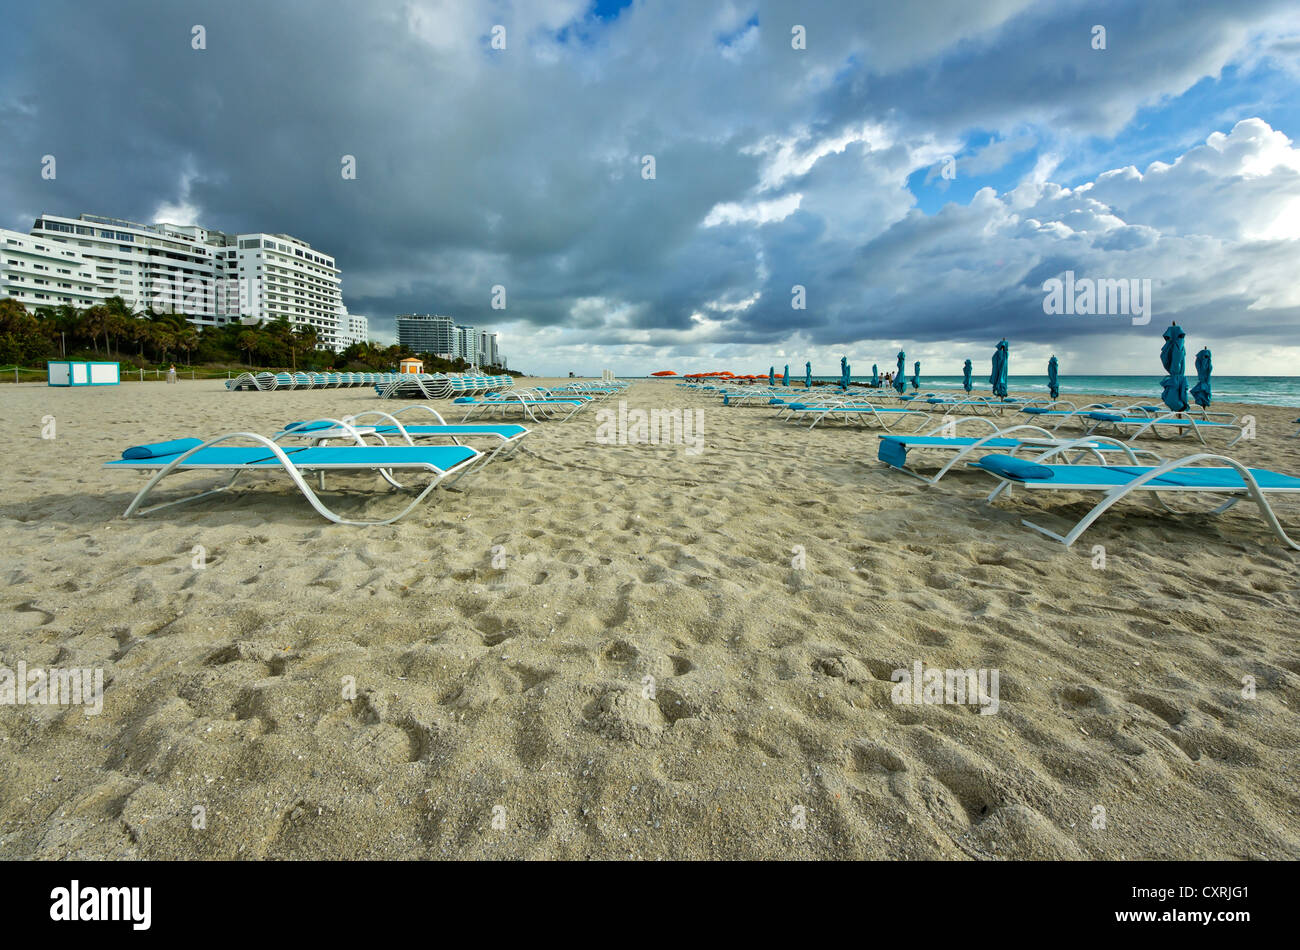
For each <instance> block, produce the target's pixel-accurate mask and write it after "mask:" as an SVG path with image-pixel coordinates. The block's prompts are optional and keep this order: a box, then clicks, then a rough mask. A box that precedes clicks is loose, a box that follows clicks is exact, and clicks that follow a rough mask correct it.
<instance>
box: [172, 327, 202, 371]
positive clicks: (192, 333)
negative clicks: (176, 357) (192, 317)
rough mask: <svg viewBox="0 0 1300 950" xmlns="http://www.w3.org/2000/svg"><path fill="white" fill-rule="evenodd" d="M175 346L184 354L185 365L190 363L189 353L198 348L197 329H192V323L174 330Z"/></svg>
mask: <svg viewBox="0 0 1300 950" xmlns="http://www.w3.org/2000/svg"><path fill="white" fill-rule="evenodd" d="M175 337H176V348H177V349H178V350H180V351H181V352H183V353H184V354H185V365H186V366H189V365H190V353H191V352H193V351H194V350H196V349H198V346H199V331H198V330H196V329H194V327H193V325H190V326H185V327H182V328H181V329H179V330H177V331H176V334H175Z"/></svg>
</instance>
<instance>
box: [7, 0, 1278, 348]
mask: <svg viewBox="0 0 1300 950" xmlns="http://www.w3.org/2000/svg"><path fill="white" fill-rule="evenodd" d="M1288 9H1290V7H1289V4H1288V3H1286V2H1282V0H1234V2H1226V0H1225V2H1211V0H1179V2H1175V0H1152V2H1145V3H1136V2H1133V3H1118V2H1112V3H1103V4H1100V5H1098V4H1092V3H1088V4H1084V3H1082V2H1068V3H1060V4H1051V5H1044V4H1034V3H1031V2H1029V0H992V2H988V3H979V4H972V3H969V2H967V0H944V2H936V3H928V4H899V3H861V4H845V3H839V2H824V3H807V2H794V0H791V2H757V0H755V2H747V0H729V2H727V3H723V4H718V5H713V4H705V5H702V4H698V3H694V2H688V0H664V2H661V3H656V4H653V5H652V4H646V3H633V4H632V5H630V6H628V7H627V8H625V9H624V10H622V11H621V12H620V13H619V15H618V16H617V18H615V19H612V20H610V21H608V22H604V21H601V20H599V19H598V18H597V17H596V16H595V14H594V12H593V10H592V8H591V6H590V4H589V3H588V2H586V0H530V2H522V0H520V2H510V0H493V2H489V3H476V2H469V0H418V2H417V0H406V2H399V0H374V2H369V3H364V4H357V3H346V2H343V0H311V2H308V0H282V2H278V3H275V4H261V3H253V2H252V0H228V2H226V3H222V4H207V3H197V2H195V3H183V2H178V3H176V4H173V5H170V6H169V12H168V15H167V16H160V15H159V14H158V12H157V6H156V3H153V2H149V0H119V2H116V3H114V4H111V5H103V4H90V5H85V4H72V3H69V2H64V0H51V2H48V3H41V4H31V5H28V6H26V7H23V8H21V9H19V10H16V11H15V13H14V19H13V21H12V26H13V30H11V31H7V34H6V37H0V137H3V140H4V141H5V142H6V148H5V149H3V150H0V223H3V224H4V225H5V226H9V227H19V228H28V227H30V224H31V219H32V218H33V217H35V216H36V215H37V214H39V213H41V212H42V211H50V212H54V213H71V214H76V213H79V212H82V211H89V212H94V213H101V214H109V215H113V216H117V217H126V218H134V219H150V220H151V219H155V218H172V219H188V220H192V221H194V222H196V223H201V224H203V225H205V226H208V227H213V228H221V229H225V230H232V231H258V230H267V231H275V232H283V233H289V234H293V235H295V236H297V237H300V238H302V239H305V240H307V241H310V242H311V243H313V244H314V245H316V246H318V247H320V248H322V249H323V250H325V251H327V252H329V253H331V254H333V255H334V256H335V257H336V258H337V259H338V261H339V263H340V267H341V268H342V271H343V278H344V284H343V290H344V295H345V300H346V301H347V303H348V306H349V308H350V309H351V310H352V311H353V312H356V313H366V314H368V315H370V317H371V322H372V326H373V327H375V329H376V330H377V331H378V332H380V333H383V332H385V331H387V330H389V329H390V328H391V319H392V315H393V314H396V313H401V312H411V311H418V312H441V313H451V314H454V315H455V316H456V317H457V318H458V319H460V320H462V321H463V322H465V323H469V324H473V325H481V326H497V327H499V328H500V329H501V332H502V333H503V339H504V340H509V341H510V342H511V345H513V346H516V347H517V348H518V349H517V350H515V351H511V350H509V349H507V350H506V352H507V353H508V355H510V356H511V357H512V363H513V364H514V365H517V366H525V367H527V368H531V369H536V370H553V371H560V370H562V371H566V372H567V370H568V369H580V368H582V367H581V366H570V365H567V363H568V362H570V361H571V360H577V359H579V358H581V359H585V360H589V361H592V362H602V365H604V364H615V365H617V366H619V367H621V368H623V369H625V370H632V369H636V368H644V367H643V366H642V367H638V366H636V365H634V364H635V363H636V361H637V360H644V359H652V360H653V359H660V358H662V356H663V355H664V354H667V353H669V352H671V353H685V352H686V350H687V349H688V348H690V347H698V348H699V349H700V353H699V356H698V359H699V360H701V361H704V362H705V363H711V362H715V361H716V360H717V359H721V358H723V357H728V358H732V359H736V360H749V359H754V360H756V361H757V363H759V364H762V365H764V366H766V365H767V364H769V363H770V362H771V360H772V359H773V358H775V356H773V355H772V354H777V355H781V351H784V352H785V353H788V354H789V355H790V357H791V359H792V360H795V361H797V362H798V363H799V365H802V358H800V356H799V354H798V352H797V348H799V347H805V348H807V351H808V353H809V355H810V356H812V355H817V354H820V355H822V356H825V357H826V358H827V359H828V360H829V358H830V356H831V355H832V354H831V349H832V348H836V347H840V346H858V347H859V348H860V349H861V351H863V352H867V353H870V352H875V351H876V348H877V347H879V348H881V349H885V350H888V349H893V351H894V352H897V350H896V349H894V348H895V347H896V346H898V345H902V344H906V345H907V346H909V347H911V348H914V349H915V348H918V347H920V348H927V347H931V348H933V351H932V355H927V359H931V360H937V359H943V358H949V357H948V356H944V355H943V354H952V356H951V358H952V359H953V360H954V363H955V365H956V366H960V359H957V358H956V353H957V351H959V350H961V349H962V348H963V347H965V346H968V345H974V341H984V340H987V339H989V338H996V337H998V336H1001V335H1003V334H1010V335H1013V336H1017V337H1018V338H1019V340H1020V341H1022V342H1023V345H1024V346H1025V347H1032V346H1044V347H1046V346H1049V345H1050V346H1055V347H1058V348H1059V349H1060V350H1061V352H1062V353H1064V352H1071V353H1078V354H1084V353H1093V354H1101V353H1103V352H1107V350H1106V346H1112V347H1114V346H1115V344H1114V338H1115V335H1116V334H1117V333H1120V332H1121V328H1118V327H1116V326H1114V325H1103V324H1095V323H1094V324H1083V323H1078V322H1076V323H1064V322H1057V323H1052V322H1050V321H1046V320H1044V318H1043V314H1042V312H1041V306H1040V304H1041V290H1040V289H1039V288H1038V287H1037V286H1036V284H1035V282H1037V283H1039V284H1041V280H1042V279H1045V278H1043V277H1042V275H1043V274H1048V273H1050V272H1053V268H1055V269H1057V270H1065V269H1070V268H1073V269H1074V270H1075V271H1076V272H1080V273H1082V272H1083V271H1085V270H1088V271H1090V272H1091V271H1104V272H1106V273H1111V272H1114V273H1116V274H1121V273H1122V274H1128V273H1132V274H1134V275H1137V276H1150V277H1151V278H1152V279H1153V280H1155V281H1158V284H1157V291H1156V292H1157V297H1156V300H1157V313H1158V314H1159V317H1160V319H1163V317H1164V316H1165V315H1168V314H1173V313H1176V312H1177V313H1183V314H1185V315H1187V316H1188V317H1189V318H1190V317H1191V316H1193V315H1196V316H1197V319H1199V320H1201V321H1202V324H1203V329H1202V332H1203V335H1205V336H1206V337H1207V338H1210V337H1212V338H1215V339H1228V338H1233V339H1236V336H1235V335H1236V334H1244V335H1245V336H1246V337H1251V336H1252V335H1261V336H1262V335H1264V334H1265V333H1267V332H1269V330H1270V328H1271V331H1272V332H1273V334H1274V336H1276V335H1277V332H1278V329H1279V327H1282V328H1287V329H1289V330H1290V331H1292V332H1294V329H1295V327H1296V326H1297V322H1298V321H1297V319H1296V315H1295V313H1294V310H1295V308H1296V306H1297V301H1296V300H1295V296H1294V293H1293V291H1292V290H1291V289H1290V283H1289V282H1288V281H1287V280H1285V279H1284V277H1283V275H1284V274H1285V272H1286V269H1287V266H1288V260H1289V261H1291V262H1293V261H1294V259H1295V256H1294V250H1295V243H1294V241H1295V239H1296V237H1297V235H1296V233H1295V224H1294V222H1295V221H1296V220H1298V219H1300V214H1297V210H1298V208H1297V205H1296V204H1295V201H1296V197H1297V193H1296V190H1295V176H1296V173H1297V167H1296V164H1295V159H1296V150H1295V147H1294V146H1293V145H1292V144H1291V142H1290V141H1289V139H1288V137H1287V135H1285V134H1283V130H1282V128H1281V123H1279V122H1277V121H1274V122H1273V123H1272V124H1270V122H1269V117H1268V116H1266V115H1263V114H1261V113H1259V112H1254V111H1242V109H1241V108H1239V107H1237V106H1236V105H1235V103H1237V102H1238V101H1241V102H1249V103H1254V102H1256V101H1259V100H1261V99H1271V100H1276V101H1280V102H1285V101H1288V100H1289V99H1293V98H1294V95H1295V92H1296V86H1295V83H1296V82H1300V79H1297V78H1296V74H1295V73H1293V72H1288V71H1287V69H1288V67H1290V66H1294V64H1295V62H1296V58H1295V36H1296V34H1295V29H1294V24H1293V23H1290V22H1288V20H1287V19H1286V15H1287V12H1288ZM69 18H72V19H74V20H75V21H76V22H77V24H78V28H77V29H76V30H69V29H68V28H67V21H68V19H69ZM1096 22H1100V23H1104V24H1105V25H1106V26H1107V31H1108V48H1107V49H1106V50H1104V51H1096V50H1093V49H1091V47H1090V43H1089V41H1090V39H1091V34H1090V28H1091V26H1092V24H1093V23H1096ZM191 23H202V24H203V25H204V26H205V27H206V30H207V49H206V50H202V51H198V50H194V49H192V48H191V45H190V25H191ZM796 24H797V25H801V26H803V27H804V28H805V31H806V36H807V48H806V49H802V50H800V49H795V48H793V47H792V46H791V42H790V39H791V32H790V31H791V27H792V26H793V25H796ZM496 25H501V26H504V27H505V29H506V35H507V47H506V49H504V50H494V49H492V48H491V45H490V43H489V37H490V35H491V32H492V28H493V27H494V26H496ZM17 37H21V38H22V39H21V41H19V40H18V39H17ZM51 57H57V60H58V62H59V63H60V66H59V68H58V69H50V68H49V66H48V63H49V61H50V58H51ZM1244 69H1257V70H1260V71H1264V72H1266V73H1267V75H1268V76H1269V77H1271V78H1270V79H1269V82H1271V83H1272V85H1270V86H1269V87H1268V88H1267V89H1266V90H1265V92H1266V93H1267V95H1261V94H1260V90H1259V89H1258V88H1254V87H1251V88H1244V87H1243V88H1242V89H1240V90H1236V91H1234V89H1235V87H1231V86H1230V83H1229V82H1228V80H1226V79H1225V78H1224V77H1225V76H1226V75H1228V74H1230V73H1231V74H1234V75H1235V74H1236V73H1237V71H1240V70H1244ZM1264 72H1261V75H1263V74H1264ZM1288 83H1289V84H1288ZM1214 84H1220V85H1219V86H1218V87H1216V88H1217V90H1218V91H1217V92H1216V95H1215V98H1214V99H1213V102H1212V103H1211V102H1209V101H1208V100H1207V103H1206V105H1205V109H1206V110H1211V109H1212V113H1213V114H1214V115H1216V116H1217V115H1221V114H1230V115H1231V119H1230V120H1228V121H1226V122H1218V123H1215V124H1214V125H1212V126H1207V127H1201V126H1204V124H1205V119H1204V117H1201V119H1200V120H1198V121H1196V122H1188V123H1185V124H1184V125H1182V126H1179V127H1178V128H1163V127H1162V128H1161V129H1160V130H1159V138H1160V139H1161V140H1162V141H1164V140H1166V139H1176V140H1178V141H1196V142H1198V143H1200V144H1197V145H1196V146H1194V147H1190V148H1189V147H1185V146H1180V147H1179V148H1178V149H1177V154H1169V153H1164V152H1162V153H1160V157H1161V158H1162V159H1164V161H1163V162H1162V163H1157V164H1151V163H1150V162H1149V159H1148V158H1147V156H1146V155H1145V154H1143V155H1142V157H1141V164H1143V165H1144V166H1145V167H1144V168H1143V169H1142V170H1140V171H1139V169H1138V168H1137V167H1133V168H1128V167H1124V166H1125V164H1126V163H1129V162H1132V163H1134V164H1135V165H1136V164H1137V163H1139V157H1138V156H1137V155H1135V154H1126V155H1124V156H1123V157H1121V158H1120V159H1118V160H1115V161H1112V162H1110V163H1109V164H1108V165H1105V166H1101V167H1086V165H1085V164H1081V158H1080V157H1081V156H1089V155H1092V154H1095V153H1096V152H1097V151H1100V150H1102V149H1101V147H1102V146H1105V147H1106V148H1107V149H1109V148H1110V147H1111V146H1113V145H1114V143H1115V142H1117V141H1119V140H1120V133H1121V132H1122V131H1123V130H1126V129H1132V128H1133V127H1134V126H1135V124H1137V125H1142V124H1144V123H1151V122H1153V118H1152V117H1153V116H1156V117H1159V116H1164V115H1168V114H1169V112H1168V111H1162V110H1166V107H1167V106H1168V104H1169V103H1170V102H1172V101H1174V100H1176V99H1178V97H1188V96H1190V97H1192V99H1193V100H1194V99H1195V96H1196V95H1197V93H1196V92H1195V91H1194V90H1199V89H1201V88H1202V87H1203V86H1204V85H1211V86H1213V85H1214ZM1284 114H1285V113H1284ZM1238 120H1245V121H1238ZM1193 129H1194V131H1195V134H1194V135H1192V130H1193ZM1216 130H1217V133H1218V134H1217V136H1215V135H1210V134H1209V133H1210V132H1211V131H1216ZM1288 131H1291V132H1292V133H1293V134H1294V130H1288ZM972 142H976V143H979V144H977V145H972V144H971V143H972ZM1098 143H1101V145H1098ZM47 153H49V154H55V155H56V156H57V158H58V163H59V166H58V167H59V176H58V179H57V180H56V181H43V180H41V178H40V176H39V160H40V157H41V156H42V155H44V154H47ZM1027 153H1032V154H1033V155H1034V159H1035V164H1034V166H1033V170H1032V171H1030V172H1029V173H1028V174H1026V175H1025V176H1024V180H1023V181H1019V182H1017V181H1015V180H1008V181H1004V180H1002V179H1000V178H999V177H998V174H999V173H1006V174H1010V172H1011V171H1015V172H1016V173H1017V174H1018V173H1019V172H1020V171H1021V170H1022V169H1021V166H1020V165H1019V164H1018V163H1016V162H1015V160H1016V159H1017V158H1018V157H1020V156H1023V155H1025V154H1027ZM1106 154H1109V152H1106ZM344 155H352V156H354V157H355V158H356V162H357V170H358V175H357V178H356V180H344V179H342V178H341V176H340V174H339V168H340V161H341V158H342V156H344ZM647 155H650V156H653V157H654V160H655V168H656V175H655V177H654V178H653V179H646V178H643V177H642V168H643V158H644V157H645V156H647ZM947 155H954V156H957V157H958V158H957V161H958V169H959V181H958V182H957V183H955V184H954V186H953V187H951V188H949V189H948V190H947V191H945V192H942V194H943V196H944V197H945V198H948V199H950V200H949V203H948V204H946V205H943V206H942V207H939V208H937V209H933V210H931V211H929V212H923V211H922V210H920V208H919V207H918V201H917V194H916V193H914V191H913V190H912V189H913V188H916V189H918V191H919V189H923V188H926V187H932V188H936V189H937V188H938V187H940V185H941V184H947V182H945V181H942V180H941V179H938V178H936V177H934V176H933V175H931V176H930V178H929V183H928V184H927V183H926V181H925V180H924V179H925V178H926V176H925V175H924V174H922V175H921V176H919V183H917V181H918V179H913V178H912V176H914V175H915V174H916V173H917V172H918V171H920V172H923V173H924V172H928V171H932V170H933V169H934V168H935V166H936V164H937V163H938V162H940V160H941V159H942V158H943V157H944V156H947ZM1067 170H1068V174H1067ZM980 176H990V177H989V178H988V179H985V178H983V177H980ZM975 179H978V180H975ZM909 180H911V181H913V182H914V183H913V184H912V185H910V186H909ZM968 182H969V183H970V184H968ZM990 182H991V183H992V184H993V185H994V187H990V188H987V189H984V190H980V191H976V192H972V191H970V190H969V189H970V188H972V187H974V186H975V185H982V184H985V183H990ZM958 195H960V197H958ZM927 208H930V206H929V205H927ZM176 223H183V222H182V221H176ZM1288 255H1289V256H1288ZM1292 266H1293V264H1292ZM496 284H502V285H504V286H506V288H507V290H508V299H509V306H508V308H507V310H505V311H493V310H492V309H491V307H490V299H491V296H490V295H491V288H492V286H494V285H496ZM794 285H800V286H803V287H805V288H806V291H807V299H808V307H807V309H806V310H802V311H796V310H792V309H791V300H792V287H793V286H794ZM742 304H743V306H742ZM1122 332H1127V333H1130V334H1132V333H1133V332H1134V331H1133V330H1132V329H1129V330H1127V331H1122ZM1106 341H1110V342H1106ZM1139 351H1141V352H1143V353H1145V350H1144V349H1143V347H1142V346H1135V349H1134V353H1137V352H1139ZM918 352H920V350H919V349H918ZM927 352H928V353H929V352H930V351H927ZM1018 352H1019V350H1018ZM1114 352H1116V353H1117V354H1119V355H1117V356H1116V361H1117V362H1116V363H1115V365H1116V366H1117V367H1119V368H1121V369H1123V368H1138V364H1134V366H1132V367H1125V366H1124V365H1123V363H1122V359H1123V358H1124V357H1123V355H1122V354H1123V352H1126V351H1124V350H1123V348H1122V347H1121V348H1118V349H1115V350H1114ZM763 354H768V355H763ZM890 355H892V354H890ZM818 358H821V356H819V357H818ZM962 358H964V357H962ZM1137 358H1138V357H1136V356H1135V359H1137ZM1145 359H1146V356H1145V355H1144V356H1142V357H1141V360H1145ZM1262 359H1263V358H1257V359H1255V360H1253V361H1252V362H1251V365H1252V366H1262V365H1264V363H1263V362H1262V361H1261V360H1262ZM834 362H835V363H836V364H837V363H838V352H836V353H834ZM1269 365H1272V364H1269ZM654 368H659V367H654Z"/></svg>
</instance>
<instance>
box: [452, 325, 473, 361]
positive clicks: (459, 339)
mask: <svg viewBox="0 0 1300 950" xmlns="http://www.w3.org/2000/svg"><path fill="white" fill-rule="evenodd" d="M477 351H478V334H477V332H476V331H475V330H474V328H473V327H464V326H460V325H459V324H458V325H457V326H456V357H457V358H458V359H462V360H464V361H465V362H467V363H473V362H474V357H475V355H477Z"/></svg>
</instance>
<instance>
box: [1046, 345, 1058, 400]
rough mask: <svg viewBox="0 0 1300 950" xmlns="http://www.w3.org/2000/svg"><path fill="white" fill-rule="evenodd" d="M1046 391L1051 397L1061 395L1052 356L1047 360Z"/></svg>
mask: <svg viewBox="0 0 1300 950" xmlns="http://www.w3.org/2000/svg"><path fill="white" fill-rule="evenodd" d="M1047 391H1048V392H1049V393H1050V394H1051V396H1052V398H1053V399H1056V398H1058V397H1059V396H1060V395H1061V383H1060V381H1059V380H1058V379H1057V378H1056V357H1055V356H1053V357H1052V358H1051V359H1050V360H1048V361H1047Z"/></svg>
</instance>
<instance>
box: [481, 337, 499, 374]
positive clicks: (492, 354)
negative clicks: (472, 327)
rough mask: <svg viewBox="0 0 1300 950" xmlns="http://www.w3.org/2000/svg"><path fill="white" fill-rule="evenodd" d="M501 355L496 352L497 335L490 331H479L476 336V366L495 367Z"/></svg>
mask: <svg viewBox="0 0 1300 950" xmlns="http://www.w3.org/2000/svg"><path fill="white" fill-rule="evenodd" d="M500 357H501V354H500V353H499V352H497V335H496V334H495V333H493V332H492V331H491V330H481V331H479V335H478V365H479V366H496V365H497V360H499V359H500Z"/></svg>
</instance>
